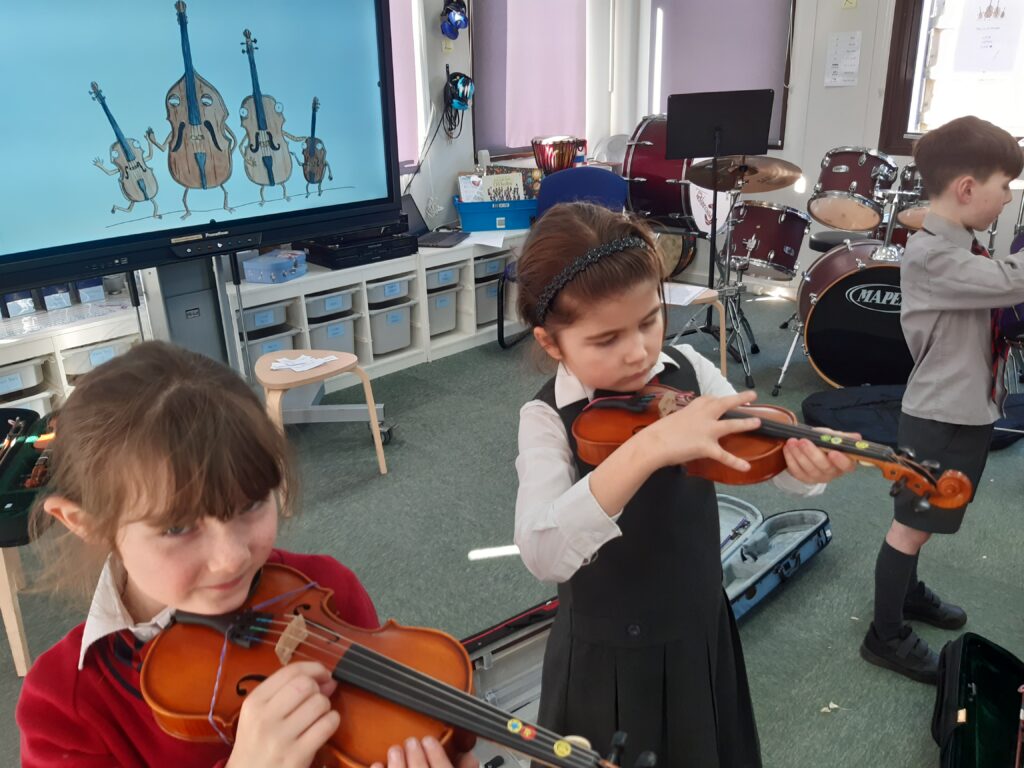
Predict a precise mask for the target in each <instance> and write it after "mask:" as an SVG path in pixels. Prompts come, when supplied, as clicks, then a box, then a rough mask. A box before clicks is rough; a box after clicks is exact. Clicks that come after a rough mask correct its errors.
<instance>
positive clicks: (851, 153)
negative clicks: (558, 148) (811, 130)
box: [623, 115, 928, 395]
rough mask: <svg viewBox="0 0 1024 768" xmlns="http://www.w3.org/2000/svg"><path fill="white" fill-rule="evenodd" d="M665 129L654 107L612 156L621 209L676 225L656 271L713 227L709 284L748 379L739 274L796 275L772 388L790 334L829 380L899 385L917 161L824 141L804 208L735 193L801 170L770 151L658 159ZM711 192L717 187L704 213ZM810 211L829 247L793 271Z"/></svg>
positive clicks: (749, 334)
mask: <svg viewBox="0 0 1024 768" xmlns="http://www.w3.org/2000/svg"><path fill="white" fill-rule="evenodd" d="M666 127H667V123H666V117H665V116H664V115H654V116H650V117H645V118H644V119H643V120H642V121H641V122H640V124H639V125H638V126H637V128H636V130H635V131H634V132H633V134H632V136H631V137H630V140H629V142H628V143H627V149H626V155H625V158H624V162H623V176H624V177H625V179H626V181H627V184H628V196H627V205H628V207H629V208H630V209H631V210H632V211H633V212H635V213H637V214H640V215H642V216H644V217H647V218H648V219H650V220H651V223H652V224H653V225H654V228H655V229H656V230H659V231H660V232H662V233H665V232H668V233H671V234H678V233H679V232H680V231H682V232H683V233H684V235H683V247H682V248H681V249H680V251H681V252H680V255H679V258H678V260H676V263H674V264H667V265H666V267H667V268H666V274H667V275H672V274H677V273H678V272H680V271H682V269H683V268H685V266H686V265H687V264H688V262H689V260H690V259H691V258H692V254H693V249H692V244H693V243H694V242H695V240H693V238H694V237H708V236H709V235H710V234H711V232H712V227H714V228H715V233H717V234H719V236H721V235H722V234H724V243H725V245H724V247H723V248H721V250H720V252H719V254H718V256H717V258H716V263H715V267H716V268H717V270H718V281H717V283H716V285H715V287H716V289H717V290H718V292H719V297H720V298H721V300H722V302H723V304H725V307H726V318H727V319H726V321H725V322H727V324H728V326H729V334H728V345H729V352H730V354H731V355H732V356H733V357H734V359H736V360H737V361H738V362H740V363H741V364H742V366H743V370H744V373H745V375H746V384H747V386H748V387H749V386H753V379H752V377H751V375H750V365H749V359H748V357H747V342H749V348H750V351H751V352H754V353H756V352H758V351H759V350H758V347H757V343H756V340H755V339H754V335H753V331H752V329H751V327H750V323H749V322H748V321H747V318H746V317H745V316H744V314H743V310H742V307H741V304H740V296H741V295H742V294H743V292H744V291H745V290H746V286H744V284H743V278H744V276H750V277H756V278H758V279H761V280H772V281H790V280H793V279H794V278H796V279H798V286H797V309H796V311H795V312H794V313H793V315H792V316H791V317H790V319H789V320H787V321H786V322H785V323H784V324H783V325H782V327H783V328H790V329H791V330H793V331H794V337H793V342H792V344H791V345H790V348H789V353H788V354H787V356H786V359H785V362H784V364H783V365H782V368H781V372H780V375H779V378H778V381H777V382H776V384H775V386H774V388H773V389H772V394H773V395H777V394H778V393H779V390H780V388H781V386H782V380H783V378H784V377H785V374H786V369H787V368H788V366H789V363H790V360H791V358H792V356H793V352H794V349H795V348H796V344H797V342H798V341H799V340H801V339H802V340H803V348H804V352H805V354H806V355H807V357H808V359H809V361H810V362H811V366H812V367H813V369H814V370H815V372H816V373H817V374H818V375H819V376H820V377H821V378H822V379H824V380H825V381H826V382H827V383H828V384H830V385H831V386H834V387H847V386H860V385H864V384H902V383H906V381H907V378H908V377H909V375H910V370H911V368H912V367H913V361H912V359H911V356H910V352H909V350H908V348H907V344H906V341H905V340H904V338H903V330H902V327H901V326H900V299H901V297H902V294H901V292H900V277H899V275H900V261H901V259H902V256H903V246H905V245H906V242H907V238H908V237H909V235H911V234H912V233H913V232H915V231H917V230H918V229H920V228H921V226H922V224H923V221H924V216H925V214H926V212H927V210H928V196H927V194H926V193H925V190H924V186H923V184H922V182H921V177H920V174H918V172H917V168H916V166H914V165H913V164H910V165H907V166H905V167H904V168H903V169H902V171H901V170H900V168H899V166H898V165H897V164H896V162H895V161H894V160H893V158H892V157H890V156H889V155H886V154H884V153H882V152H879V151H878V150H875V149H869V148H866V147H837V148H835V149H832V150H830V151H829V152H827V153H826V154H825V157H824V159H823V160H822V162H821V170H820V172H819V176H818V182H817V184H815V186H814V188H813V190H812V194H811V197H810V200H809V201H808V206H807V213H804V212H803V211H800V210H797V209H795V208H791V207H789V206H785V205H777V204H775V203H769V202H765V201H758V200H747V199H743V200H742V201H739V200H738V198H739V196H740V195H741V194H742V195H747V194H756V193H763V192H771V191H775V190H779V189H784V188H785V187H788V186H790V185H792V184H793V183H795V182H796V181H797V179H799V178H800V176H801V169H800V168H799V167H798V166H796V165H794V164H793V163H790V162H787V161H785V160H782V159H779V158H774V157H754V156H746V155H731V156H726V157H720V158H718V159H717V162H716V163H715V164H714V166H715V168H716V169H717V173H715V172H713V170H712V166H713V163H712V161H711V160H704V159H693V160H667V159H666V158H665V154H666V151H665V146H666V139H665V136H666ZM894 186H895V187H896V188H895V189H894V188H893V187H894ZM712 189H717V190H718V192H717V195H718V198H717V206H716V207H717V210H718V216H717V218H716V219H714V220H713V218H712V216H711V208H712V205H711V203H712V201H713V195H714V194H715V193H713V192H712V191H711V190H712ZM808 214H809V215H808ZM811 219H814V220H815V221H817V222H819V223H821V224H824V225H825V226H827V227H829V228H831V229H832V230H839V231H838V232H834V233H832V234H831V238H832V241H833V243H836V244H835V245H834V247H832V248H829V249H827V250H826V249H823V250H825V252H824V253H822V254H821V256H819V257H818V258H817V259H816V260H815V261H814V262H813V263H812V264H811V265H810V266H809V267H807V268H806V269H804V270H803V271H802V272H800V274H799V277H798V267H797V265H798V260H799V256H800V247H801V245H802V243H803V239H804V236H805V235H806V234H807V231H808V229H809V227H810V223H811ZM844 233H849V236H848V237H843V234H844ZM815 239H817V238H815ZM822 239H825V240H827V238H826V237H822ZM813 240H814V239H812V245H813ZM669 261H672V259H671V258H670V259H669ZM684 262H686V263H684ZM695 317H696V316H695ZM692 323H693V318H691V320H690V321H689V323H687V327H686V328H684V330H683V331H682V332H681V333H680V335H682V334H685V333H693V332H696V331H697V330H709V328H708V326H710V322H709V323H708V324H707V326H705V328H703V329H693V328H689V326H690V325H691V324H692ZM744 337H746V338H744Z"/></svg>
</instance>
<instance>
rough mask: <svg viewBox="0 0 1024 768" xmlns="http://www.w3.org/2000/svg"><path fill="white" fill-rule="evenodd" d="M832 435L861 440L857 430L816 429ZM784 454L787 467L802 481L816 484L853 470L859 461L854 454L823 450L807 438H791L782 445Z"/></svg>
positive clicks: (829, 480) (790, 472)
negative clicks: (854, 457)
mask: <svg viewBox="0 0 1024 768" xmlns="http://www.w3.org/2000/svg"><path fill="white" fill-rule="evenodd" d="M815 431H816V432H824V433H826V434H830V435H842V436H843V437H846V438H849V439H851V440H860V435H859V434H857V433H855V432H836V431H835V430H828V429H816V430H815ZM782 454H783V455H784V456H785V457H786V469H787V470H788V471H789V474H791V475H792V476H793V477H795V478H796V479H797V480H799V481H800V482H802V483H807V484H808V485H815V484H817V483H828V482H831V481H832V480H835V479H836V478H837V477H839V476H840V475H845V474H846V473H847V472H852V471H853V470H854V469H856V467H857V462H856V461H855V460H854V459H853V457H852V456H850V455H849V454H846V453H840V452H839V451H828V450H825V451H823V450H822V449H821V448H820V447H819V446H817V445H815V444H814V443H812V442H811V441H810V440H807V439H806V438H803V439H800V440H797V439H796V438H790V439H789V440H787V441H786V444H785V445H784V446H782Z"/></svg>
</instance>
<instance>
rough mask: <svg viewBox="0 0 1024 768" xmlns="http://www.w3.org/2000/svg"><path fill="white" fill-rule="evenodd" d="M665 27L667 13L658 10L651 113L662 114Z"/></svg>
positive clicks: (655, 28) (655, 30) (655, 26)
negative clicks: (662, 51)
mask: <svg viewBox="0 0 1024 768" xmlns="http://www.w3.org/2000/svg"><path fill="white" fill-rule="evenodd" d="M664 26H665V12H664V11H663V10H662V9H661V8H658V12H657V14H655V21H654V78H653V81H654V86H653V87H652V89H651V109H650V113H651V114H652V115H653V114H658V113H659V112H661V35H662V31H663V29H664Z"/></svg>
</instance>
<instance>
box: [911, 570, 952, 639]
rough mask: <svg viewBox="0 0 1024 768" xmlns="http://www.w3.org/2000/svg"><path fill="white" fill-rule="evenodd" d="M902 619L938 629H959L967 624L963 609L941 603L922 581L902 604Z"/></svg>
mask: <svg viewBox="0 0 1024 768" xmlns="http://www.w3.org/2000/svg"><path fill="white" fill-rule="evenodd" d="M903 618H904V619H910V620H912V621H923V622H924V623H925V624H931V625H932V626H933V627H939V628H940V629H960V627H962V626H963V625H964V624H966V623H967V613H966V612H965V611H964V609H963V608H961V607H960V606H958V605H952V604H951V603H946V602H943V600H942V598H941V597H939V596H938V595H936V594H935V593H934V592H932V591H931V590H930V589H928V587H926V586H925V583H924V582H923V581H921V582H918V585H917V588H916V589H915V590H914V591H913V592H912V593H910V594H908V595H907V599H906V600H905V601H904V602H903Z"/></svg>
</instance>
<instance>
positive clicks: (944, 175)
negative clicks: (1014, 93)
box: [914, 115, 1024, 197]
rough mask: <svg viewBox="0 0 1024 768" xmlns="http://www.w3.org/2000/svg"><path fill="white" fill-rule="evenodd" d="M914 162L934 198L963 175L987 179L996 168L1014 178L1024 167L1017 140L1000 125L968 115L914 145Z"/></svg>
mask: <svg viewBox="0 0 1024 768" xmlns="http://www.w3.org/2000/svg"><path fill="white" fill-rule="evenodd" d="M914 162H915V163H917V170H918V173H920V174H921V180H922V181H923V182H924V188H925V191H926V192H927V193H928V195H929V196H930V197H935V196H937V195H941V194H942V193H943V192H945V191H946V188H947V187H948V186H949V184H950V182H952V181H953V179H956V178H958V177H960V176H973V177H974V178H976V179H977V180H978V181H981V182H985V181H987V180H988V179H989V177H990V176H991V175H992V174H993V173H995V172H996V171H1002V172H1003V173H1005V174H1006V175H1007V176H1009V177H1010V178H1011V179H1012V178H1015V177H1016V176H1019V175H1020V172H1021V170H1022V169H1024V154H1022V153H1021V148H1020V146H1018V144H1017V140H1016V139H1014V138H1013V136H1011V135H1010V134H1009V133H1007V132H1006V131H1004V130H1003V129H1002V128H1000V127H999V126H998V125H993V124H992V123H990V122H988V121H987V120H982V119H981V118H978V117H974V116H973V115H968V116H966V117H958V118H957V119H956V120H950V121H949V122H948V123H946V124H945V125H943V126H940V127H939V128H936V129H934V130H932V131H928V133H926V134H925V135H924V136H922V137H921V138H920V139H918V140H917V142H915V144H914Z"/></svg>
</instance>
